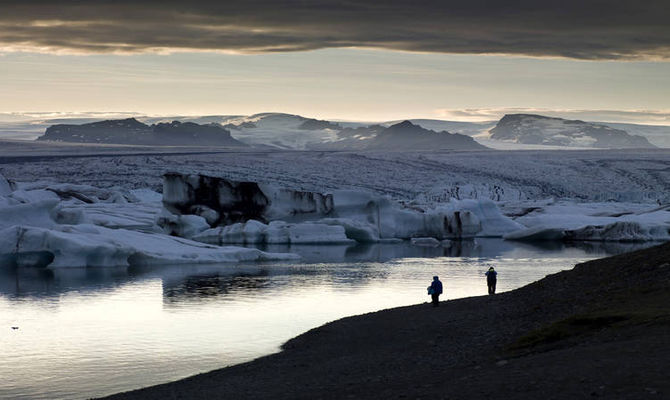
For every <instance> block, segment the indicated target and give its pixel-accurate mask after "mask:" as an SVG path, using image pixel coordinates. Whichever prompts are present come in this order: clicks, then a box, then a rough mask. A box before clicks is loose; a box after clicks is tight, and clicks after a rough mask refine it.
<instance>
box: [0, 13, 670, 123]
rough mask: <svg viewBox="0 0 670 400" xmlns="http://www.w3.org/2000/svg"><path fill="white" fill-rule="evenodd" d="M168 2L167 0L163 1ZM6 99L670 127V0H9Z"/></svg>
mask: <svg viewBox="0 0 670 400" xmlns="http://www.w3.org/2000/svg"><path fill="white" fill-rule="evenodd" d="M158 4H160V5H158ZM0 7H2V8H3V9H4V10H5V11H6V12H4V13H0V88H1V90H0V112H4V113H8V112H26V111H32V112H35V111H43V112H47V111H49V112H54V111H55V112H63V113H71V112H112V111H114V112H136V113H140V114H149V115H205V114H244V115H248V114H253V113H257V112H266V111H277V112H288V113H295V114H301V115H305V116H309V117H315V118H324V119H342V120H358V121H381V120H393V119H401V118H438V119H451V120H490V119H495V118H498V117H499V116H500V115H501V114H504V113H505V112H508V111H510V110H516V111H529V112H537V113H542V112H544V113H547V114H549V113H552V112H553V113H554V115H555V114H556V113H559V114H561V113H562V114H565V115H566V116H567V115H573V116H576V117H581V118H582V119H587V120H612V121H619V122H638V123H652V124H663V125H670V96H668V95H667V94H668V93H670V24H668V23H667V21H668V20H670V5H669V4H668V2H667V1H655V0H643V1H635V2H633V1H627V0H626V1H619V2H607V1H593V0H583V1H572V0H564V1H553V0H547V1H543V2H537V1H530V0H515V1H510V0H501V1H496V2H491V1H478V0H474V1H470V2H467V3H465V4H464V3H463V2H455V1H415V2H404V1H402V2H401V1H384V2H382V1H357V2H356V1H354V2H342V1H331V0H315V1H282V2H276V1H273V2H270V1H257V0H253V1H244V2H240V1H227V2H207V1H192V2H173V1H165V2H160V3H156V2H151V1H144V2H142V1H134V2H127V1H115V2H111V1H104V0H103V1H88V2H81V1H59V2H53V1H42V0H37V1H31V2H19V1H5V0H0Z"/></svg>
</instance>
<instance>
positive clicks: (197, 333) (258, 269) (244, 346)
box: [0, 239, 637, 399]
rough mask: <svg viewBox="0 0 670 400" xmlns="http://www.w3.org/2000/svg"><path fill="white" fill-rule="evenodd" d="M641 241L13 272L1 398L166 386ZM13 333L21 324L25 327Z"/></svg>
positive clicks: (4, 301) (8, 281) (2, 286)
mask: <svg viewBox="0 0 670 400" xmlns="http://www.w3.org/2000/svg"><path fill="white" fill-rule="evenodd" d="M635 246H637V245H614V246H612V245H610V244H607V245H595V244H571V245H566V244H560V245H558V246H544V247H539V246H533V245H529V244H522V243H514V242H505V241H502V240H498V239H478V240H476V241H467V242H456V243H454V245H452V246H451V247H448V248H446V247H437V248H430V247H418V246H412V245H410V244H408V243H402V244H399V245H372V246H302V247H301V246H292V247H290V248H284V249H278V248H267V250H274V251H277V250H281V251H293V252H297V253H299V254H301V255H302V256H303V261H302V262H300V263H295V262H284V263H254V264H243V263H242V264H222V265H182V266H158V267H134V268H73V269H56V270H50V269H40V268H8V267H7V266H3V267H0V343H2V344H3V347H2V350H3V357H2V358H0V376H2V377H3V379H2V380H0V398H12V399H40V398H42V399H53V398H63V399H80V398H87V397H97V396H101V395H105V394H111V393H114V392H119V391H124V390H130V389H133V388H138V387H141V386H146V385H150V384H157V383H161V382H166V381H168V380H174V379H178V378H181V377H185V376H188V375H191V374H195V373H199V372H204V371H207V370H211V369H214V368H219V367H222V366H225V365H230V364H233V363H239V362H243V361H246V360H249V359H252V358H255V357H258V356H261V355H265V354H269V353H271V352H273V351H277V349H278V347H279V345H280V344H281V343H283V342H284V341H286V340H288V339H289V338H291V337H294V336H295V335H297V334H300V333H301V332H305V331H306V330H308V329H310V328H313V327H315V326H318V325H321V324H323V323H325V322H328V321H332V320H334V319H337V318H341V317H344V316H347V315H352V314H360V313H365V312H370V311H375V310H379V309H383V308H389V307H396V306H401V305H409V304H418V303H421V302H424V301H426V300H427V297H426V291H425V287H426V286H427V284H428V283H429V282H430V279H431V277H432V276H433V275H435V274H438V275H439V276H440V277H441V279H442V281H443V282H444V284H445V289H446V292H445V295H444V297H445V298H446V299H453V298H459V297H465V296H475V295H484V294H485V293H486V285H485V280H484V279H483V273H484V272H485V271H486V269H487V265H488V264H490V263H494V264H495V265H496V267H498V268H497V269H498V271H499V274H500V275H499V280H498V288H499V290H500V291H505V290H511V289H514V288H517V287H520V286H523V285H525V284H527V283H529V282H532V281H535V280H537V279H540V278H542V277H544V276H545V275H547V274H550V273H555V272H557V271H560V270H562V269H567V268H571V267H572V266H573V265H574V264H575V263H576V262H581V261H584V260H587V259H592V258H596V257H599V256H605V255H609V254H615V253H619V252H623V251H627V250H631V249H633V248H635ZM11 326H18V327H20V329H18V330H12V329H10V327H11Z"/></svg>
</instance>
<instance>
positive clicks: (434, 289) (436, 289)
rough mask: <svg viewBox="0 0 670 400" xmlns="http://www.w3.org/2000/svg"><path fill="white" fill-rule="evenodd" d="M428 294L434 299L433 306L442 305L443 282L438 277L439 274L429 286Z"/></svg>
mask: <svg viewBox="0 0 670 400" xmlns="http://www.w3.org/2000/svg"><path fill="white" fill-rule="evenodd" d="M428 294H429V295H430V297H431V299H432V300H433V307H437V306H439V305H440V295H441V294H442V282H440V280H439V279H438V278H437V275H435V276H434V277H433V282H432V283H431V284H430V286H428Z"/></svg>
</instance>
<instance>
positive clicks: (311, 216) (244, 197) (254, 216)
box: [163, 173, 523, 243]
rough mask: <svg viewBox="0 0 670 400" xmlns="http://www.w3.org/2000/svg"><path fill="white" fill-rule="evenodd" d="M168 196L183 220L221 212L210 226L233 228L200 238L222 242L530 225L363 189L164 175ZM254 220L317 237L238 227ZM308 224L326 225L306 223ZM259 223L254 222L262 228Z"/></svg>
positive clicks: (463, 205) (479, 205) (478, 207)
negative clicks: (404, 202) (412, 203)
mask: <svg viewBox="0 0 670 400" xmlns="http://www.w3.org/2000/svg"><path fill="white" fill-rule="evenodd" d="M163 193H164V198H163V203H164V205H165V207H166V209H168V210H170V211H172V212H175V213H178V214H184V215H189V214H197V215H204V214H203V213H202V212H203V211H202V210H206V211H208V212H209V211H213V212H216V215H218V216H219V218H218V220H216V221H214V222H212V221H213V220H214V218H210V219H208V220H207V222H208V223H210V225H211V226H213V227H216V226H226V228H223V229H219V230H218V231H216V232H209V231H208V232H206V233H204V234H203V235H202V236H199V240H205V241H214V242H217V241H219V242H223V243H240V242H242V243H249V242H251V243H255V242H262V243H267V242H268V240H292V241H295V240H299V241H300V242H302V243H306V242H307V241H310V242H313V243H321V242H333V241H340V240H343V239H344V238H339V237H338V236H337V235H339V233H337V235H335V236H333V234H334V233H335V231H334V230H332V229H330V228H328V227H326V226H324V225H329V226H331V227H335V226H339V227H340V229H341V230H343V231H344V235H345V238H348V239H352V240H356V241H358V242H378V241H380V240H385V239H395V238H399V239H410V238H415V237H433V238H436V239H461V238H471V237H481V236H497V237H500V236H502V235H503V234H505V233H508V232H511V231H515V230H519V229H522V228H523V226H522V225H520V224H518V223H516V222H514V221H512V220H511V219H509V218H508V217H505V216H504V215H502V214H501V213H500V211H499V210H498V208H497V207H496V205H495V203H493V202H492V201H490V200H463V201H452V202H450V203H448V204H446V205H442V206H441V207H439V208H436V209H430V210H425V211H424V210H414V209H409V208H403V207H402V206H401V205H400V204H399V203H396V202H394V201H391V200H389V199H388V198H385V197H382V196H379V195H375V194H372V193H367V192H363V191H353V190H335V191H333V192H332V193H327V194H321V193H313V192H304V191H295V190H291V189H286V188H278V187H275V186H272V185H265V184H259V183H256V182H237V181H230V180H227V179H224V178H218V177H210V176H204V175H189V174H179V173H169V174H166V175H165V180H164V188H163ZM250 220H255V221H258V222H259V223H262V224H268V223H271V222H274V221H285V222H287V223H289V224H297V225H292V226H291V228H290V229H289V233H294V232H296V230H297V229H305V230H306V232H308V233H309V234H310V235H312V236H313V238H312V239H305V238H304V235H302V236H301V237H293V238H291V237H290V235H286V234H282V233H281V230H280V232H278V233H277V235H276V236H273V235H274V234H273V233H272V232H273V230H272V229H270V227H271V225H270V226H268V228H263V229H262V232H260V233H259V232H257V231H256V230H253V231H249V229H250V228H249V227H248V226H246V225H235V224H236V223H245V222H247V221H250ZM306 222H310V223H313V224H320V225H305V226H303V225H301V224H300V223H306ZM255 224H256V223H254V224H252V225H253V226H254V227H256V226H257V225H255ZM317 228H318V229H317ZM329 229H330V230H329ZM341 230H340V231H341ZM175 231H176V230H175ZM331 231H332V232H331ZM340 231H337V232H340ZM258 235H261V236H262V238H258V237H257V236H258ZM217 238H218V239H217ZM276 243H279V241H277V242H276ZM286 243H288V242H286Z"/></svg>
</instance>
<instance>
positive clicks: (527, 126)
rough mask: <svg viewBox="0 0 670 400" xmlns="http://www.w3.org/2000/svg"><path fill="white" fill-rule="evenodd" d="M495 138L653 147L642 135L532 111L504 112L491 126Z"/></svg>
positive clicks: (523, 142)
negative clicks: (526, 112)
mask: <svg viewBox="0 0 670 400" xmlns="http://www.w3.org/2000/svg"><path fill="white" fill-rule="evenodd" d="M489 132H490V134H491V135H490V138H491V139H495V140H501V141H507V142H514V143H522V144H540V145H550V146H564V147H593V148H653V147H655V146H654V145H652V144H651V143H649V141H648V140H647V139H646V138H644V137H642V136H634V135H630V134H628V132H626V131H623V130H620V129H615V128H612V127H610V126H605V125H600V124H594V123H590V122H584V121H579V120H566V119H562V118H552V117H545V116H542V115H534V114H507V115H505V116H504V117H503V118H502V119H501V120H500V121H498V124H497V125H496V126H495V127H494V128H493V129H491V130H490V131H489Z"/></svg>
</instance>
